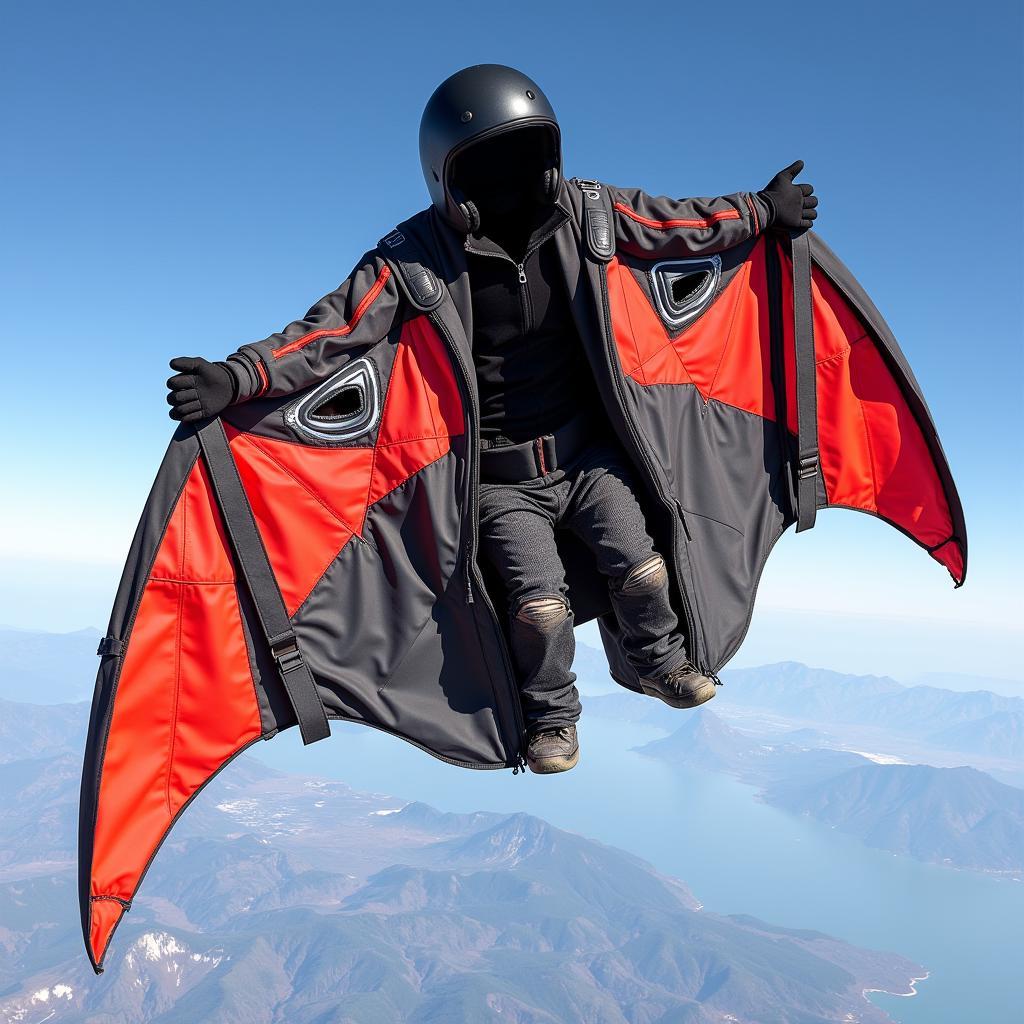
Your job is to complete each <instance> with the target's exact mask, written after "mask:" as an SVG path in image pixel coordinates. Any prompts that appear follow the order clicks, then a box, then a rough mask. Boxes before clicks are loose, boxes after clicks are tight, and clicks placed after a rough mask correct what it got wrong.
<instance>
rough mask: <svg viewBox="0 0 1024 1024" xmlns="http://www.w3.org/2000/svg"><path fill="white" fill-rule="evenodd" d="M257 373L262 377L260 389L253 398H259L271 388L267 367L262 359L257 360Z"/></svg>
mask: <svg viewBox="0 0 1024 1024" xmlns="http://www.w3.org/2000/svg"><path fill="white" fill-rule="evenodd" d="M256 374H257V376H258V377H259V379H260V389H259V391H257V392H256V394H255V395H253V398H259V397H260V395H262V394H264V392H266V391H268V390H269V388H270V378H269V377H268V376H267V368H266V367H265V366H264V365H263V360H262V359H257V360H256Z"/></svg>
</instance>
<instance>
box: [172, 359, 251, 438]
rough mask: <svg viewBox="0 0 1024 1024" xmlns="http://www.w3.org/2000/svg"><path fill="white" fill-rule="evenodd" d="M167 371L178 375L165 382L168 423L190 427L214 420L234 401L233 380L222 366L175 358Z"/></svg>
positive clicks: (222, 364)
mask: <svg viewBox="0 0 1024 1024" xmlns="http://www.w3.org/2000/svg"><path fill="white" fill-rule="evenodd" d="M171 369H172V370H178V371H180V372H179V373H176V374H175V375H174V376H173V377H168V378H167V391H168V394H167V404H168V405H169V406H170V407H171V412H170V416H171V419H172V420H181V421H182V422H183V423H192V422H193V421H195V420H201V419H205V418H206V417H207V416H216V415H217V413H219V412H221V411H222V410H224V409H226V408H227V407H228V406H229V405H230V404H231V401H232V399H233V398H234V397H235V378H234V376H233V375H232V373H231V371H230V370H229V369H228V368H227V364H225V363H222V362H219V363H211V362H209V361H208V360H206V359H201V358H199V357H195V358H193V357H192V356H178V358H177V359H172V360H171Z"/></svg>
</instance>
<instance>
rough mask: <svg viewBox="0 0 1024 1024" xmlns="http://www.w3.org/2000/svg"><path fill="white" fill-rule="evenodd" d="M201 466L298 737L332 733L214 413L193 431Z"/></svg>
mask: <svg viewBox="0 0 1024 1024" xmlns="http://www.w3.org/2000/svg"><path fill="white" fill-rule="evenodd" d="M197 435H198V437H199V444H200V446H201V447H202V450H203V457H204V459H205V460H206V468H207V471H208V472H209V475H210V483H211V484H212V485H213V493H214V494H215V495H216V496H217V505H218V506H219V507H220V511H221V515H222V516H223V517H224V527H225V529H226V530H227V534H228V537H230V538H231V546H232V548H234V551H235V557H236V558H237V560H238V567H239V569H240V571H241V574H242V576H243V578H244V579H245V582H246V585H247V586H248V588H249V593H250V594H251V595H252V602H253V604H254V605H255V607H256V615H257V616H258V618H259V620H260V625H261V626H262V627H263V634H264V636H265V637H266V640H267V644H268V646H269V647H270V653H271V654H272V655H273V658H274V661H275V662H276V664H277V668H278V671H279V672H280V674H281V682H282V683H284V689H285V692H286V693H287V694H288V700H289V701H291V705H292V709H293V710H294V711H295V717H296V718H297V719H298V721H299V731H300V732H301V733H302V742H303V743H315V742H316V741H317V740H322V739H325V738H326V737H328V736H330V734H331V727H330V725H329V724H328V722H327V713H326V712H325V711H324V706H323V704H322V703H321V701H320V695H319V694H318V693H317V689H316V683H315V682H314V681H313V675H312V673H311V672H310V671H309V667H308V666H307V665H306V663H305V661H303V659H302V652H301V651H300V650H299V639H298V637H297V636H296V635H295V630H293V629H292V624H291V621H290V620H289V618H288V611H287V609H286V608H285V606H284V599H283V598H282V597H281V590H280V588H279V587H278V585H277V580H276V579H275V578H274V570H273V569H272V568H271V567H270V560H269V559H268V558H267V552H266V549H265V548H264V547H263V540H262V538H261V537H260V534H259V530H258V528H257V526H256V521H255V519H253V515H252V509H251V508H250V506H249V500H248V498H246V496H245V489H244V488H243V487H242V481H241V478H240V477H239V475H238V467H237V466H236V465H235V460H234V457H233V456H232V455H231V449H230V448H229V447H228V439H227V436H226V435H225V433H224V426H223V424H222V423H221V421H220V419H219V418H215V419H212V420H210V421H209V422H208V423H206V424H204V425H203V426H202V427H200V428H199V430H198V431H197Z"/></svg>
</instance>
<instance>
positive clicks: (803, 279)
mask: <svg viewBox="0 0 1024 1024" xmlns="http://www.w3.org/2000/svg"><path fill="white" fill-rule="evenodd" d="M792 256H793V338H794V347H795V350H796V421H797V464H796V532H797V533H801V532H802V531H803V530H809V529H811V527H812V526H814V519H815V515H816V512H817V500H818V497H817V494H818V469H819V457H818V389H817V367H816V365H815V358H814V307H813V304H812V303H813V299H812V296H811V250H810V244H809V242H808V232H807V231H803V232H800V233H799V234H798V233H795V232H794V234H793V235H792Z"/></svg>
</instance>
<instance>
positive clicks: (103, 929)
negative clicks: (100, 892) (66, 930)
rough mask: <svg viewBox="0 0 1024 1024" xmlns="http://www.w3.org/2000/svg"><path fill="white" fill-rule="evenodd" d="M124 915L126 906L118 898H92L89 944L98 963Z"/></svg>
mask: <svg viewBox="0 0 1024 1024" xmlns="http://www.w3.org/2000/svg"><path fill="white" fill-rule="evenodd" d="M123 916H124V907H123V906H121V904H120V903H118V902H117V900H112V899H111V900H92V901H91V902H90V904H89V945H90V946H91V947H92V954H93V959H94V960H95V961H96V962H97V963H98V962H99V959H100V957H101V956H102V955H103V951H104V950H105V949H106V948H107V943H108V942H109V941H110V936H111V934H112V933H113V931H114V929H115V928H116V927H117V923H118V922H119V921H120V920H121V918H122V917H123Z"/></svg>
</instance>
